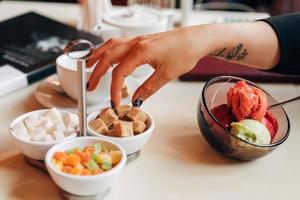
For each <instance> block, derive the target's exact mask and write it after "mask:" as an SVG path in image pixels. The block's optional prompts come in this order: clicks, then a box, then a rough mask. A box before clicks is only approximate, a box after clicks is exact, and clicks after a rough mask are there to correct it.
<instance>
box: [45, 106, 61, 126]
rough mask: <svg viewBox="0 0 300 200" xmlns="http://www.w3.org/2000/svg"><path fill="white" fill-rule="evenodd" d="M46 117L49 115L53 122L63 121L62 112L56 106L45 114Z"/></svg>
mask: <svg viewBox="0 0 300 200" xmlns="http://www.w3.org/2000/svg"><path fill="white" fill-rule="evenodd" d="M44 116H45V117H49V118H50V119H51V120H52V122H53V124H57V123H60V122H62V121H63V120H62V117H61V114H60V113H59V112H58V110H57V109H56V108H52V109H50V110H49V111H48V112H47V113H45V114H44Z"/></svg>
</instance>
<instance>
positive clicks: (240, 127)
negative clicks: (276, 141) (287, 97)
mask: <svg viewBox="0 0 300 200" xmlns="http://www.w3.org/2000/svg"><path fill="white" fill-rule="evenodd" d="M231 127H232V128H231V133H232V134H234V135H236V136H237V137H239V138H241V139H242V140H246V141H248V142H251V143H254V144H270V142H271V136H270V132H269V130H268V129H267V127H266V126H265V125H264V124H262V123H261V122H259V121H256V120H252V119H244V120H241V121H239V122H232V123H231Z"/></svg>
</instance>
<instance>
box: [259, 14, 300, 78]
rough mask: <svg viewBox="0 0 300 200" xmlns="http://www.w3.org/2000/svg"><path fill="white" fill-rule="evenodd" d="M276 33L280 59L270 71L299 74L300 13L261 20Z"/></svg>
mask: <svg viewBox="0 0 300 200" xmlns="http://www.w3.org/2000/svg"><path fill="white" fill-rule="evenodd" d="M261 21H264V22H266V23H268V24H269V25H270V26H271V27H272V28H273V29H274V31H275V32H276V34H277V37H278V41H279V44H280V50H281V58H280V61H279V63H278V65H277V66H275V67H274V68H273V69H272V70H271V71H274V72H278V73H286V74H298V75H299V74H300V12H299V13H292V14H287V15H281V16H275V17H271V18H267V19H263V20H261Z"/></svg>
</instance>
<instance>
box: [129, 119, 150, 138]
mask: <svg viewBox="0 0 300 200" xmlns="http://www.w3.org/2000/svg"><path fill="white" fill-rule="evenodd" d="M132 128H133V133H134V134H135V135H138V134H140V133H142V132H144V131H145V130H146V128H147V126H146V124H145V123H144V122H141V121H133V122H132Z"/></svg>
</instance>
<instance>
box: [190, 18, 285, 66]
mask: <svg viewBox="0 0 300 200" xmlns="http://www.w3.org/2000/svg"><path fill="white" fill-rule="evenodd" d="M194 28H196V27H194ZM198 29H199V31H200V30H201V29H202V32H203V33H202V35H203V36H204V37H203V38H199V42H200V43H201V40H203V41H204V44H206V43H208V44H207V45H209V46H210V47H209V48H207V52H206V53H207V54H208V55H211V56H216V57H218V58H221V59H225V60H228V61H230V62H237V63H241V64H245V65H248V66H252V67H255V68H258V69H265V70H266V69H271V68H273V67H274V66H276V64H278V62H279V60H280V47H279V42H278V39H277V36H276V34H275V32H274V30H273V29H272V27H271V26H270V25H269V24H267V23H265V22H250V23H232V24H212V25H205V26H198ZM204 29H206V30H204ZM209 41H211V42H209Z"/></svg>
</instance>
